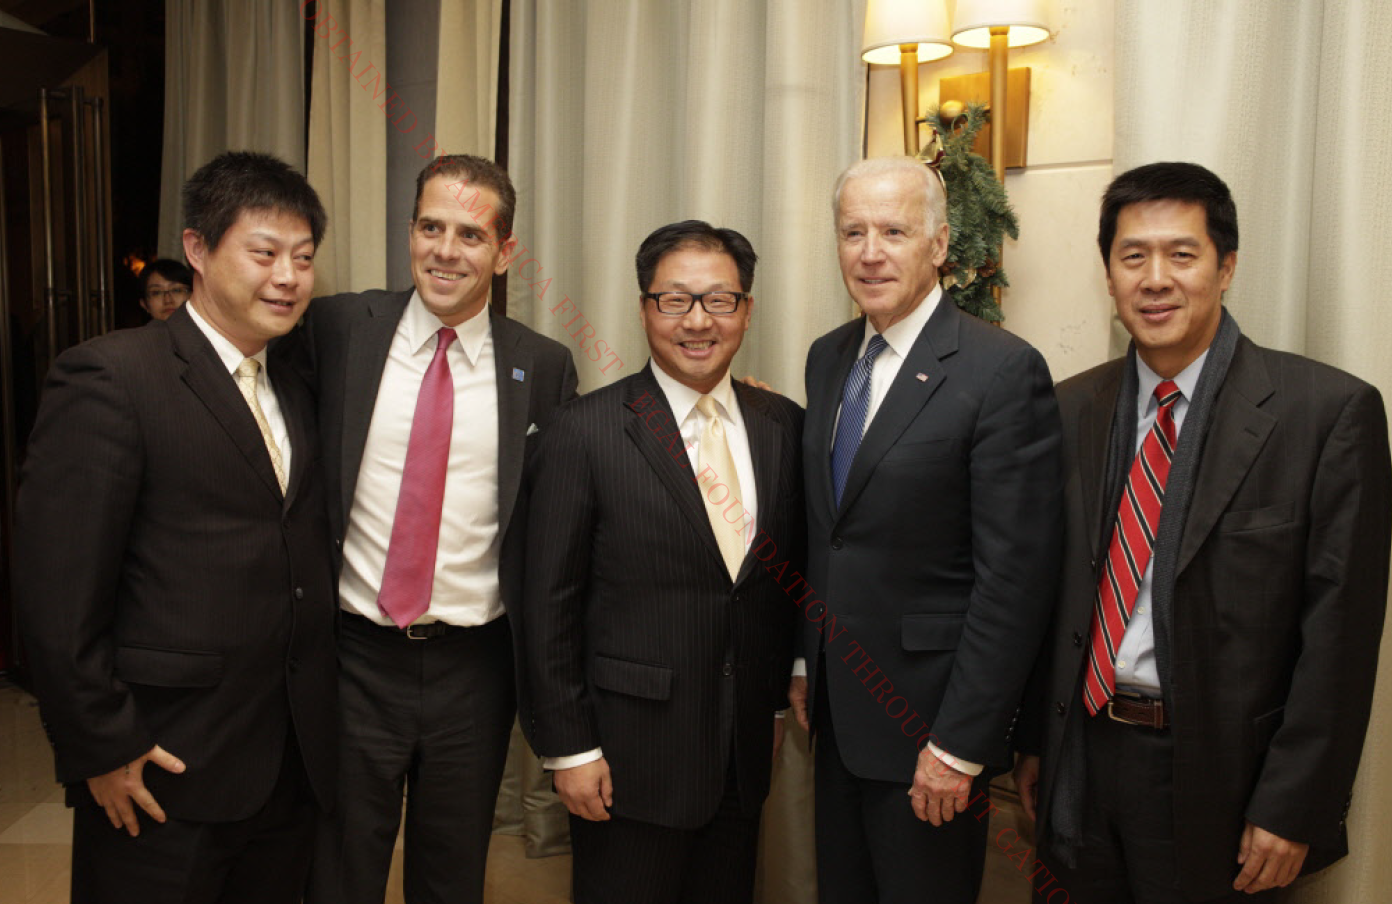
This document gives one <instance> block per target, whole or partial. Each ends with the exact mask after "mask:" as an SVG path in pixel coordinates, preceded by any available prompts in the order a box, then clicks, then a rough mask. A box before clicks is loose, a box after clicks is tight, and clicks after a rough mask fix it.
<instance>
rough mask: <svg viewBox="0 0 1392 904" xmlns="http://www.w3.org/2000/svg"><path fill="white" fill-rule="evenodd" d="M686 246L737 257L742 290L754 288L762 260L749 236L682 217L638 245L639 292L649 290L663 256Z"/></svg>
mask: <svg viewBox="0 0 1392 904" xmlns="http://www.w3.org/2000/svg"><path fill="white" fill-rule="evenodd" d="M687 248H702V249H705V250H707V251H723V252H725V253H726V254H728V255H730V257H731V258H733V259H734V261H735V268H736V269H737V270H739V278H740V291H741V292H748V291H750V290H751V289H753V288H754V265H755V264H757V263H758V262H759V255H757V254H755V253H754V246H753V245H751V244H749V239H747V238H745V237H744V236H742V235H740V234H739V233H738V232H736V231H735V230H733V229H716V228H715V227H714V226H712V225H711V224H709V223H707V222H705V221H704V220H682V221H681V222H680V223H669V224H668V225H666V226H662V227H660V228H658V229H655V230H653V232H652V234H651V235H649V236H648V237H647V238H645V239H643V244H642V245H640V246H639V247H638V255H637V257H636V258H635V259H634V263H636V264H637V265H638V291H640V292H646V291H648V288H649V287H650V286H651V285H652V280H653V274H654V273H656V272H657V265H658V262H659V261H661V260H662V258H663V257H665V256H666V255H668V254H671V253H672V252H673V251H682V250H684V249H687Z"/></svg>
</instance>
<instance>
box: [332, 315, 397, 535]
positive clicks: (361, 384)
mask: <svg viewBox="0 0 1392 904" xmlns="http://www.w3.org/2000/svg"><path fill="white" fill-rule="evenodd" d="M411 291H412V290H407V291H405V292H399V293H397V294H395V295H387V296H380V297H374V298H372V299H370V300H368V301H366V302H365V303H364V310H363V311H362V312H361V313H360V314H359V315H358V316H357V317H356V318H354V320H353V322H352V325H351V326H350V327H349V335H348V353H347V355H346V357H345V359H344V362H345V366H344V369H343V436H342V437H340V442H341V443H342V449H343V453H342V454H343V471H342V474H343V479H342V480H340V481H339V490H340V492H341V493H342V498H341V500H340V505H341V506H342V507H341V508H340V509H339V511H341V512H343V513H344V521H343V523H344V526H345V528H346V526H347V523H348V520H347V515H348V512H349V511H350V510H351V509H352V505H353V493H354V492H355V491H356V489H357V484H358V469H359V468H360V467H361V466H362V456H363V447H364V446H365V445H366V444H367V430H368V427H370V426H371V424H372V411H373V409H374V408H375V407H376V405H377V390H378V389H379V388H380V387H381V385H382V371H383V369H385V368H386V366H387V355H388V354H389V353H390V352H391V344H392V339H393V338H394V337H395V336H396V327H397V324H399V323H400V322H401V315H402V314H403V313H404V312H405V311H406V303H407V302H408V301H410V300H411ZM411 404H413V405H414V404H415V402H414V400H412V402H411ZM326 441H327V440H326Z"/></svg>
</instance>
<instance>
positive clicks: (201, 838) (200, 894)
mask: <svg viewBox="0 0 1392 904" xmlns="http://www.w3.org/2000/svg"><path fill="white" fill-rule="evenodd" d="M145 768H146V769H147V770H149V769H158V768H159V767H158V766H154V765H150V764H146V766H145ZM135 811H136V814H137V816H138V817H139V819H140V834H139V835H138V836H136V837H135V838H132V837H131V836H130V834H129V833H128V832H127V831H126V830H125V829H117V828H114V827H113V826H112V825H111V821H110V820H109V819H107V818H106V811H105V810H103V809H102V808H101V807H99V806H97V805H96V804H95V803H86V804H80V805H78V806H77V807H74V808H73V854H72V901H73V904H295V902H298V901H299V900H300V895H301V893H302V892H303V890H304V884H305V874H306V873H307V871H308V869H309V860H310V851H311V845H312V839H313V834H314V824H315V818H316V814H318V813H319V809H318V807H316V806H315V804H314V798H313V793H312V792H311V791H310V788H309V782H308V779H307V778H306V777H305V772H304V763H303V761H302V760H301V758H300V752H299V747H298V746H296V744H295V743H294V740H293V735H292V736H291V739H290V740H289V741H287V743H286V749H285V755H284V757H283V759H282V763H281V769H280V776H279V778H278V779H277V780H276V785H275V788H274V789H273V790H272V791H271V796H270V798H269V799H268V800H267V801H266V803H265V805H264V806H262V807H261V809H260V810H259V811H258V812H256V813H255V814H254V815H252V816H250V817H249V818H247V819H243V820H238V821H237V822H193V821H189V820H183V819H174V818H172V817H170V818H169V819H167V820H166V821H165V822H163V823H159V822H155V821H154V820H153V819H151V818H150V817H149V816H147V815H146V814H145V812H144V811H143V810H141V809H140V808H139V807H135Z"/></svg>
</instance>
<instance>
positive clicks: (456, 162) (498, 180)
mask: <svg viewBox="0 0 1392 904" xmlns="http://www.w3.org/2000/svg"><path fill="white" fill-rule="evenodd" d="M436 176H444V177H446V178H449V179H454V180H456V181H458V182H468V183H473V184H474V192H475V195H477V193H478V189H480V188H489V189H492V190H493V194H495V195H497V196H498V209H497V210H496V211H494V213H493V231H494V232H495V233H496V234H497V236H498V242H499V243H502V242H504V241H506V240H507V238H508V236H510V235H512V217H513V214H514V213H515V212H516V211H517V189H515V188H513V187H512V179H510V178H508V174H507V170H505V169H503V168H502V167H501V166H499V165H498V164H496V163H494V162H493V161H492V160H486V159H484V158H483V157H475V156H474V155H472V154H444V155H442V156H439V157H436V158H435V159H434V160H432V161H431V162H430V163H427V164H426V165H425V168H424V169H422V170H421V171H420V174H419V175H417V176H416V203H415V204H414V205H413V206H412V207H411V222H413V223H414V222H415V221H416V217H418V216H420V199H421V195H422V194H423V193H424V192H425V183H427V182H429V181H430V180H431V179H433V178H434V177H436ZM450 184H451V185H453V184H454V183H453V182H451V183H450ZM463 192H464V189H462V188H461V189H460V190H459V191H458V192H456V193H455V197H459V198H461V200H460V202H459V203H460V206H464V201H463V200H462V195H463ZM472 197H473V196H471V199H472ZM468 209H470V210H472V209H474V208H473V205H469V208H468ZM479 222H480V223H482V224H483V225H485V226H486V225H488V223H487V221H486V219H485V217H480V218H479Z"/></svg>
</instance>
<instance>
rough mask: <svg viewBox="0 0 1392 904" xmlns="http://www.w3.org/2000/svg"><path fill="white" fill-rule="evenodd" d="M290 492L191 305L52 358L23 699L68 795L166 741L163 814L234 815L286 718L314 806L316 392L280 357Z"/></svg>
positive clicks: (28, 484)
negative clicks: (175, 764) (177, 770)
mask: <svg viewBox="0 0 1392 904" xmlns="http://www.w3.org/2000/svg"><path fill="white" fill-rule="evenodd" d="M268 373H269V375H270V377H271V381H272V385H273V386H274V388H275V393H276V398H277V399H278V401H279V404H280V408H281V411H282V413H283V414H284V416H285V422H286V426H287V427H288V429H289V435H290V443H291V449H292V450H293V454H292V456H291V473H290V480H289V487H288V492H287V493H286V494H284V495H282V493H281V491H280V486H279V484H278V483H277V481H276V477H275V473H274V471H273V469H272V467H271V459H270V455H269V454H268V453H267V451H266V446H265V443H264V441H263V440H262V438H261V432H260V430H259V429H258V428H257V426H256V422H255V421H254V420H253V419H252V415H251V410H250V409H249V408H248V407H247V404H246V401H245V400H244V399H243V398H242V395H241V393H240V392H239V391H238V389H237V385H236V381H235V380H234V379H233V378H232V376H231V375H230V374H229V373H228V372H227V368H226V367H225V366H224V365H223V363H222V361H221V359H219V358H218V357H217V353H216V352H215V351H214V349H213V347H212V345H211V343H209V342H208V340H207V338H206V337H205V336H204V335H203V334H202V333H201V332H200V331H199V329H198V327H197V325H196V324H194V322H193V320H192V319H191V318H190V317H189V315H188V312H187V311H186V310H183V309H180V310H179V311H176V312H175V313H174V315H173V316H172V317H170V318H169V320H168V321H167V322H163V323H162V322H160V321H153V322H151V323H150V324H148V325H147V326H145V327H143V328H141V329H136V330H120V331H118V332H115V333H111V334H109V335H107V336H103V337H101V338H99V339H95V340H93V341H91V342H88V343H86V344H84V345H81V346H78V347H77V348H74V349H70V350H68V351H67V352H65V353H63V354H62V355H60V356H59V357H58V359H57V360H56V361H55V362H54V363H53V367H52V369H51V371H50V372H49V377H48V384H47V387H46V389H45V390H44V396H43V401H42V404H41V406H40V411H39V418H38V421H37V423H36V424H35V426H34V432H33V435H32V437H31V439H30V442H29V451H28V460H27V462H26V465H25V468H24V474H23V478H22V481H21V485H20V493H19V500H18V505H17V506H16V515H15V518H16V525H17V527H18V530H17V531H16V538H15V560H14V561H15V571H16V581H15V586H16V598H17V601H18V604H19V612H20V617H21V624H22V628H23V632H24V639H25V641H26V646H27V649H28V653H29V657H30V664H31V665H32V668H33V678H34V686H35V690H36V691H37V693H38V697H39V703H40V707H41V710H42V715H43V719H44V723H45V728H46V730H47V731H48V734H49V738H50V740H51V741H52V743H53V747H54V753H55V759H56V761H57V771H58V779H59V781H62V782H65V783H71V784H72V788H71V791H70V794H69V799H70V801H71V802H74V803H76V802H80V801H82V800H90V795H88V794H87V790H86V786H85V785H84V784H83V780H84V779H87V778H90V777H92V776H96V775H100V774H102V773H105V772H109V771H111V770H113V769H116V768H118V767H120V766H121V765H122V764H123V763H127V762H130V761H132V760H134V759H136V758H137V757H139V756H140V755H142V754H144V753H145V752H146V751H148V750H149V749H150V748H151V747H153V746H154V745H156V744H159V745H160V746H161V747H163V748H164V749H165V750H168V751H169V752H170V753H173V754H174V755H176V756H178V757H180V758H181V759H182V760H183V761H184V762H185V764H186V765H187V767H188V769H187V771H186V772H185V773H184V774H182V775H171V774H170V773H167V772H165V771H164V770H162V769H159V768H157V767H154V766H148V767H146V769H145V771H144V780H145V784H146V786H147V787H148V788H149V789H150V791H151V793H152V794H154V796H155V799H156V800H158V801H159V803H160V805H161V806H163V807H164V809H165V811H166V812H167V813H168V814H169V815H170V816H172V817H175V818H179V819H189V820H195V821H200V822H223V821H231V820H238V819H245V818H247V817H249V816H251V815H252V814H253V813H255V812H256V811H257V810H258V809H259V808H260V807H261V805H262V804H263V803H264V802H265V801H266V799H267V798H268V797H269V795H270V793H271V790H272V788H273V787H274V785H275V782H276V778H277V776H278V773H279V769H280V765H281V761H282V754H283V751H284V750H285V746H286V744H287V743H288V740H287V739H288V737H289V734H290V731H291V721H292V718H293V723H294V733H295V740H296V741H297V742H298V745H299V748H300V751H301V755H302V756H303V758H304V764H305V767H306V768H305V771H306V772H307V773H308V775H309V779H310V782H311V784H312V785H313V787H314V791H315V794H316V796H317V797H318V799H319V801H320V802H321V804H322V805H323V806H325V807H326V808H327V807H328V806H329V805H330V804H331V802H332V801H333V799H334V798H333V792H334V786H335V781H336V772H337V760H336V757H337V753H336V750H337V741H336V733H337V726H336V719H337V685H336V683H335V671H336V665H335V659H334V642H333V631H334V612H335V605H334V585H333V569H332V564H331V555H330V548H329V535H328V524H327V520H326V517H325V510H324V490H323V484H322V482H321V480H320V477H319V464H318V457H319V449H318V441H317V438H316V436H315V433H314V427H313V411H312V405H313V403H312V400H311V398H310V394H309V388H308V387H307V386H305V385H304V383H303V382H302V380H301V379H300V378H299V376H298V374H296V372H295V371H294V369H292V368H290V367H288V366H283V365H282V362H280V361H279V360H273V361H272V363H271V367H270V369H269V371H268Z"/></svg>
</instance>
